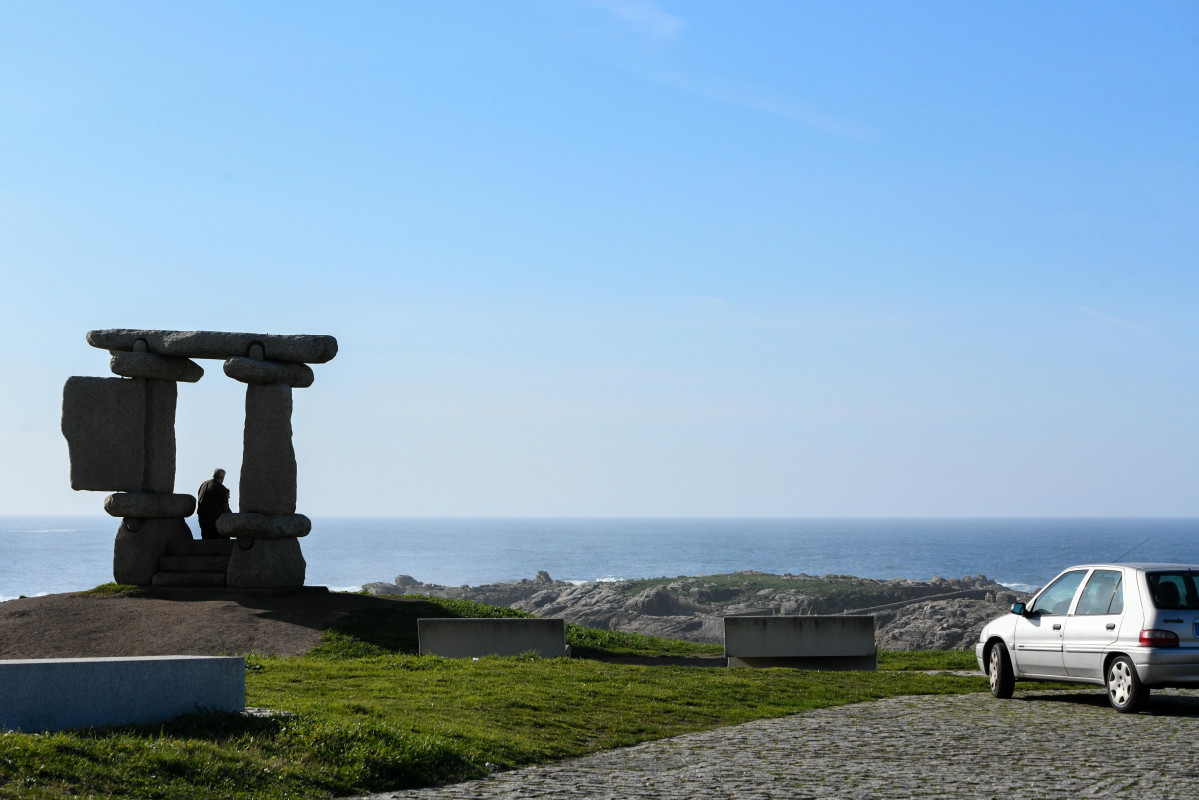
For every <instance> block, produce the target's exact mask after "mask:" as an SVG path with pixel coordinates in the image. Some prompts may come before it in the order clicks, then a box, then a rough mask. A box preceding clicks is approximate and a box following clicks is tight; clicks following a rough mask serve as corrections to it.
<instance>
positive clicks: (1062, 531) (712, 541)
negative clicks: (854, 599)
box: [0, 516, 1199, 600]
mask: <svg viewBox="0 0 1199 800" xmlns="http://www.w3.org/2000/svg"><path fill="white" fill-rule="evenodd" d="M189 523H190V524H191V525H192V530H193V535H196V536H198V535H199V532H198V530H197V529H196V526H195V520H194V519H191V520H189ZM118 524H119V521H118V520H116V519H113V518H111V517H106V516H96V517H12V516H8V517H0V600H8V599H12V598H14V597H17V596H19V595H30V596H32V595H38V594H50V593H57V592H69V591H78V590H82V589H89V588H91V587H93V586H96V585H98V584H101V583H106V582H108V581H111V580H112V545H113V538H114V536H115V534H116V529H117V526H118ZM301 541H302V546H303V549H304V556H305V559H306V560H307V562H308V576H307V581H306V582H307V583H308V584H310V585H325V586H328V587H330V588H333V589H357V588H359V587H360V586H362V584H364V583H369V582H372V581H392V580H394V579H395V576H396V575H411V576H413V577H414V578H416V579H418V580H421V581H424V582H426V583H441V584H446V585H450V586H457V585H461V584H471V585H478V584H482V583H494V582H500V581H511V580H519V579H521V578H532V577H534V576H536V574H537V572H538V570H545V571H546V572H548V573H549V574H550V576H551V577H553V578H555V579H559V580H571V581H593V580H605V579H608V580H612V579H618V578H645V577H658V576H664V575H665V576H670V577H674V576H678V575H712V574H716V573H723V572H733V571H736V570H759V571H762V572H772V573H778V574H783V573H792V574H799V573H807V574H809V575H829V574H848V575H857V576H860V577H868V578H912V579H915V580H929V579H931V578H933V577H934V576H941V577H946V578H957V577H962V576H964V575H978V574H983V575H986V576H987V577H989V578H991V579H993V580H996V581H999V582H1000V583H1004V584H1006V585H1008V586H1012V587H1014V588H1019V589H1023V590H1028V589H1031V588H1034V587H1037V586H1041V585H1043V584H1044V583H1045V582H1047V581H1048V580H1049V579H1050V578H1052V577H1053V576H1054V575H1056V574H1057V573H1058V572H1059V571H1061V570H1062V569H1063V568H1065V567H1068V566H1070V565H1072V564H1082V563H1087V562H1094V561H1114V560H1117V559H1123V560H1126V561H1174V562H1187V563H1192V564H1193V563H1199V519H1193V518H1188V519H1173V518H1150V519H1128V518H1118V519H543V518H537V519H507V518H505V519H427V518H421V519H413V518H399V517H387V518H380V517H375V518H366V517H316V518H314V519H313V526H312V533H311V534H310V535H309V536H307V537H305V538H304V539H303V540H301Z"/></svg>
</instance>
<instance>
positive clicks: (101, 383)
mask: <svg viewBox="0 0 1199 800" xmlns="http://www.w3.org/2000/svg"><path fill="white" fill-rule="evenodd" d="M145 420H146V389H145V386H144V384H143V382H142V381H140V380H130V379H128V378H82V377H74V378H68V379H67V383H66V385H65V386H64V387H63V393H62V434H63V436H64V437H66V440H67V450H68V452H69V454H70V459H71V488H72V489H76V490H92V491H101V492H114V491H115V492H137V491H141V490H142V488H143V487H142V477H143V471H144V463H143V462H144V459H145V433H146V424H145Z"/></svg>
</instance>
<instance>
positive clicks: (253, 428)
mask: <svg viewBox="0 0 1199 800" xmlns="http://www.w3.org/2000/svg"><path fill="white" fill-rule="evenodd" d="M87 341H88V344H90V345H92V346H93V347H98V348H101V349H105V350H108V351H110V353H111V354H112V360H111V362H110V368H111V370H112V372H113V373H114V374H116V375H117V376H119V377H116V378H90V377H72V378H68V379H67V383H66V386H65V387H64V388H63V405H62V432H63V436H64V437H66V440H67V448H68V450H69V451H70V460H71V488H72V489H76V490H91V491H106V492H113V494H110V495H109V496H108V497H106V498H105V500H104V510H105V511H107V512H108V513H109V514H111V515H112V516H114V517H120V518H121V525H120V527H119V528H118V530H117V536H116V542H115V544H114V547H113V578H114V579H115V580H116V581H117V582H118V583H127V584H134V585H138V586H150V585H155V586H230V587H235V588H247V589H250V588H253V589H272V588H287V587H296V586H303V584H304V573H305V569H306V567H307V565H306V563H305V561H304V556H303V554H302V552H301V550H300V544H299V537H302V536H306V535H308V533H309V531H310V530H311V529H312V523H311V521H309V519H308V518H307V517H306V516H304V515H303V514H297V513H296V456H295V450H294V448H293V447H292V440H291V435H292V430H291V414H292V389H302V388H305V387H307V386H311V385H312V382H313V377H314V376H313V372H312V369H311V367H309V366H308V365H309V364H323V363H325V362H327V361H330V360H331V359H332V358H333V357H334V356H336V355H337V340H336V339H335V338H333V337H332V336H315V335H299V336H279V335H269V334H256V333H225V332H217V331H158V330H127V329H114V330H98V331H89V332H88V334H87ZM192 359H221V360H223V361H224V372H225V374H226V375H227V376H229V377H230V378H232V379H234V380H236V381H240V382H241V383H244V384H246V416H245V426H244V433H243V440H242V448H243V449H242V468H241V477H240V481H239V486H238V489H239V497H238V501H239V502H238V512H237V513H230V514H224V515H222V516H221V517H220V518H219V519H218V520H217V530H218V531H219V532H220V533H221V534H223V535H224V536H226V537H228V538H229V541H227V542H223V541H221V540H216V541H214V540H194V539H193V538H192V535H191V530H190V529H189V528H188V526H187V523H186V522H184V519H185V518H186V517H189V516H191V514H192V513H193V512H194V511H195V507H196V499H195V498H194V497H192V496H191V495H187V494H175V493H174V492H175V407H176V402H177V400H178V384H179V383H194V382H196V381H198V380H200V378H201V377H203V375H204V370H203V368H202V367H200V365H198V364H197V363H196V362H195V361H193V360H192Z"/></svg>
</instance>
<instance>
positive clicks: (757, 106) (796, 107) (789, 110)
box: [659, 78, 877, 142]
mask: <svg viewBox="0 0 1199 800" xmlns="http://www.w3.org/2000/svg"><path fill="white" fill-rule="evenodd" d="M659 82H661V83H665V84H667V85H670V86H674V87H676V88H679V89H683V90H684V91H687V92H690V93H691V94H697V95H701V96H703V97H708V98H711V99H713V100H717V101H719V102H721V103H726V104H728V105H732V106H740V107H741V108H749V109H752V110H754V111H762V112H764V113H767V114H774V115H776V116H780V117H784V118H786V119H790V120H792V121H793V122H798V123H799V124H801V125H803V126H805V127H808V128H812V129H814V130H818V131H822V132H824V133H831V134H833V135H835V136H840V137H842V138H845V139H854V140H856V141H860V142H867V141H871V140H873V139H875V138H877V137H876V134H875V133H874V132H873V131H870V130H868V129H866V128H863V127H861V126H859V125H856V124H854V123H852V122H850V121H848V120H845V119H841V118H839V117H835V116H833V115H831V114H824V113H821V112H819V111H815V110H813V109H811V108H809V107H807V106H805V105H804V104H802V103H799V102H797V101H795V100H794V99H792V98H790V97H787V96H786V95H783V94H781V93H779V92H775V91H773V90H771V89H767V88H766V87H764V86H759V85H758V84H755V83H747V82H744V81H728V80H722V81H711V82H705V81H697V80H694V79H691V78H662V79H659Z"/></svg>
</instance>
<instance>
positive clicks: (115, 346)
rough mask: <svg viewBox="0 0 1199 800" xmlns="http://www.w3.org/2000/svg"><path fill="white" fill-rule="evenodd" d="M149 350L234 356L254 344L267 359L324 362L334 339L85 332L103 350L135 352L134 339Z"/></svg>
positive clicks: (192, 355) (116, 330) (329, 357)
mask: <svg viewBox="0 0 1199 800" xmlns="http://www.w3.org/2000/svg"><path fill="white" fill-rule="evenodd" d="M139 340H142V341H144V342H145V343H146V349H147V351H148V352H150V353H154V354H156V355H161V356H181V357H183V358H218V359H221V360H224V359H227V358H237V357H240V356H249V355H250V348H251V346H253V345H256V344H257V345H260V346H261V347H262V357H263V358H265V359H267V360H269V361H296V362H300V363H305V364H324V363H325V362H326V361H330V360H332V359H333V357H334V356H336V355H337V339H335V338H334V337H332V336H321V335H316V334H295V335H278V334H269V333H226V332H223V331H158V330H133V329H129V328H112V329H109V330H97V331H88V332H87V343H88V344H90V345H91V346H92V347H99V348H101V349H102V350H116V351H122V352H134V350H135V349H136V348H137V347H138V344H137V342H138V341H139Z"/></svg>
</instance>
